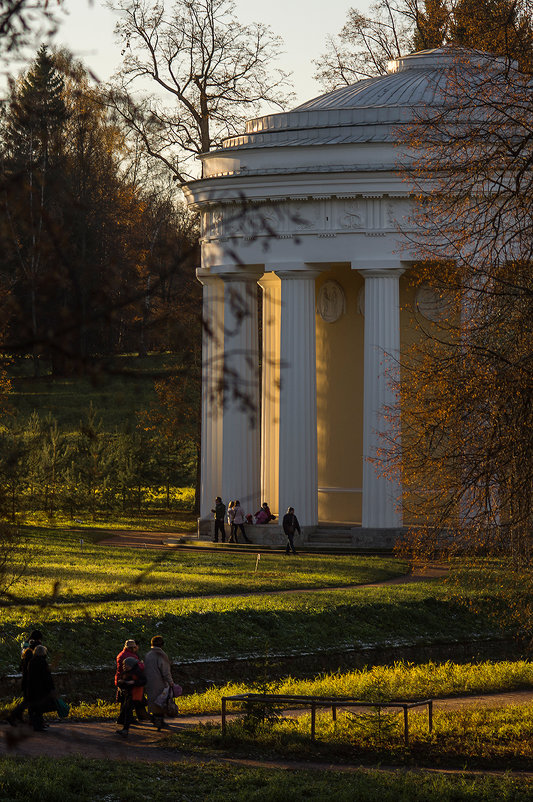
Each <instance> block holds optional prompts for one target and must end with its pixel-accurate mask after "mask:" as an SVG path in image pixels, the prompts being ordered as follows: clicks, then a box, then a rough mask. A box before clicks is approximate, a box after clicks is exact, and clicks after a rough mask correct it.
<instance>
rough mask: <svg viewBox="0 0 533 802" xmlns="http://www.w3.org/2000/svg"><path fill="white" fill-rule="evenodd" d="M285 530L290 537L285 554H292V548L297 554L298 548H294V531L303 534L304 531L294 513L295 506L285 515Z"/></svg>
mask: <svg viewBox="0 0 533 802" xmlns="http://www.w3.org/2000/svg"><path fill="white" fill-rule="evenodd" d="M283 531H284V532H285V534H286V535H287V538H288V543H287V548H286V550H285V554H290V553H291V550H292V553H293V554H296V549H295V548H294V533H295V532H298V534H299V535H301V534H302V531H301V529H300V524H299V523H298V518H297V517H296V515H295V514H294V507H289V508H288V510H287V512H286V513H285V515H284V516H283Z"/></svg>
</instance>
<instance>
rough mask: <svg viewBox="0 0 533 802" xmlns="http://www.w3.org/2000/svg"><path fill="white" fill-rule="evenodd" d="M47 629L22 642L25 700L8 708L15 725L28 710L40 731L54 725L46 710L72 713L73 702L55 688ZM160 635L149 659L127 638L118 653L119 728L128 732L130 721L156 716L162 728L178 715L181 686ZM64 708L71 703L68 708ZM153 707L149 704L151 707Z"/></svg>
mask: <svg viewBox="0 0 533 802" xmlns="http://www.w3.org/2000/svg"><path fill="white" fill-rule="evenodd" d="M42 638H43V635H42V633H41V632H40V631H39V630H33V632H32V633H31V635H30V636H29V638H28V640H27V641H24V642H23V643H22V646H21V672H22V679H21V690H22V701H21V702H19V703H18V704H17V705H16V706H15V707H14V708H13V710H12V711H11V712H10V713H9V715H8V717H7V720H8V722H9V724H11V725H12V726H17V725H19V724H22V723H23V722H24V711H25V710H28V713H29V719H30V725H31V726H32V727H33V730H34V731H35V732H44V731H45V730H46V729H47V727H48V726H49V725H48V723H47V722H46V721H45V719H44V714H45V713H49V712H53V711H55V712H57V713H58V715H59V716H60V717H63V716H65V715H68V710H69V706H68V705H67V704H66V702H64V700H62V699H61V697H59V696H58V695H57V693H56V690H55V686H54V680H53V677H52V672H51V671H50V667H49V665H48V660H47V654H48V650H47V649H46V646H43V643H42ZM163 645H164V641H163V638H162V636H161V635H155V636H154V637H153V638H152V640H151V645H150V651H149V652H148V653H147V654H146V655H145V657H144V659H143V658H141V657H140V656H139V645H138V643H137V641H136V640H135V639H134V638H128V639H127V640H126V642H125V644H124V646H123V648H122V649H121V651H120V652H119V653H118V655H117V658H116V672H115V687H116V700H117V701H118V702H120V712H119V715H118V718H117V729H116V733H117V734H118V735H121V736H122V737H124V738H126V737H127V736H128V733H129V729H130V727H131V725H132V724H133V723H134V722H135V720H137V721H138V722H151V723H152V724H154V726H155V727H157V729H158V731H159V730H161V728H162V727H163V725H164V718H165V715H176V714H177V706H176V704H175V702H174V699H175V698H176V697H177V696H180V695H181V692H182V689H181V687H180V686H179V685H178V684H176V683H175V682H174V679H173V677H172V670H171V668H172V664H171V661H170V658H169V657H168V655H167V654H166V652H164V651H163ZM63 708H66V710H64V709H63ZM147 708H148V709H147Z"/></svg>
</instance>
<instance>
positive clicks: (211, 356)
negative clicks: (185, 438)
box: [196, 268, 224, 518]
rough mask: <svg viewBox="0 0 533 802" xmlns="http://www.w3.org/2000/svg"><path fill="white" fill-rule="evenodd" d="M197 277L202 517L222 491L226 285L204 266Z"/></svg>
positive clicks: (207, 514) (207, 513) (206, 514)
mask: <svg viewBox="0 0 533 802" xmlns="http://www.w3.org/2000/svg"><path fill="white" fill-rule="evenodd" d="M196 277H197V279H198V281H199V282H200V283H201V284H202V286H203V307H202V321H203V335H202V336H203V340H202V433H201V456H200V517H201V518H209V517H212V516H211V512H210V510H211V508H212V506H213V502H214V499H215V497H216V496H218V495H220V493H221V491H222V484H221V481H222V401H223V385H222V377H223V370H222V368H223V353H224V285H223V284H222V282H221V281H220V279H219V278H217V277H216V276H214V275H212V274H210V273H209V272H208V271H207V270H205V269H202V268H199V269H198V270H197V271H196Z"/></svg>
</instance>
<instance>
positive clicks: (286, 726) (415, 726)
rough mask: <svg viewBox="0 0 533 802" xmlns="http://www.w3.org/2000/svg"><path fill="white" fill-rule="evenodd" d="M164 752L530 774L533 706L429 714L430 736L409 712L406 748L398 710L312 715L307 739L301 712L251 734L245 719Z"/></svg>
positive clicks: (198, 732)
mask: <svg viewBox="0 0 533 802" xmlns="http://www.w3.org/2000/svg"><path fill="white" fill-rule="evenodd" d="M162 746H164V747H166V748H169V747H174V748H177V749H180V750H185V751H189V752H196V751H197V752H200V753H203V754H206V753H213V752H216V751H220V750H222V751H224V752H230V753H231V754H232V755H243V756H244V755H246V756H248V757H256V758H257V757H259V756H262V757H263V759H264V758H265V757H267V758H269V759H276V758H280V757H281V756H283V757H284V758H286V759H287V758H288V759H291V758H292V759H295V760H296V759H300V760H301V759H305V760H331V761H333V762H340V763H343V762H344V763H346V762H348V763H349V762H357V761H363V762H367V763H377V762H380V761H387V762H388V761H394V762H402V763H407V764H409V763H412V762H416V763H417V764H419V765H434V764H437V765H449V766H458V765H460V766H464V767H466V766H468V767H470V768H474V767H487V768H488V767H492V768H500V769H501V768H510V767H513V768H516V769H527V768H530V766H531V760H532V759H533V704H527V705H523V706H511V707H505V708H502V709H476V708H473V709H471V708H464V709H460V710H446V711H439V710H438V708H437V709H436V710H435V711H434V716H433V731H432V732H430V731H429V728H428V717H427V712H417V711H412V712H411V713H410V714H409V745H408V746H406V745H405V742H404V728H403V715H402V712H401V711H399V712H397V711H394V710H392V709H389V710H385V711H380V712H379V713H378V711H377V710H376V709H375V708H369V709H368V710H367V711H366V712H361V713H353V712H352V711H348V710H342V709H338V710H337V719H336V721H334V720H333V718H332V715H331V711H329V710H328V711H321V712H318V713H317V716H316V738H315V740H314V741H313V740H311V716H310V714H309V713H307V712H306V713H303V714H302V715H299V716H294V715H293V716H292V717H290V718H287V719H282V720H280V721H276V722H270V723H268V722H267V723H265V724H260V725H259V726H257V727H256V728H254V729H252V730H250V729H249V728H248V727H247V726H246V722H245V721H244V720H242V719H238V720H235V721H233V722H231V723H229V724H228V729H227V736H226V737H222V733H221V729H220V727H219V725H218V724H208V725H198V726H197V727H195V728H190V729H189V728H187V729H183V730H180V731H178V732H176V733H172V734H171V735H168V736H167V737H166V738H165V739H164V741H163V742H162Z"/></svg>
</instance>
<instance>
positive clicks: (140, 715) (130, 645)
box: [115, 638, 150, 724]
mask: <svg viewBox="0 0 533 802" xmlns="http://www.w3.org/2000/svg"><path fill="white" fill-rule="evenodd" d="M127 657H133V658H134V659H135V660H138V662H139V668H140V669H141V671H144V663H143V661H142V660H141V659H140V657H139V646H138V644H137V641H136V640H135V639H134V638H128V639H127V640H126V642H125V643H124V648H123V649H122V650H121V651H120V652H119V653H118V654H117V670H116V672H115V687H116V688H117V701H120V693H121V692H120V687H119V684H118V683H119V680H120V679H121V678H122V674H123V672H124V660H125V659H126V658H127ZM133 709H134V710H135V713H136V714H137V720H138V721H149V720H150V717H149V715H148V713H147V711H146V705H145V702H144V691H143V692H142V693H139V691H136V692H135V694H134V696H133ZM118 723H119V724H122V720H121V719H120V716H119V720H118Z"/></svg>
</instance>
